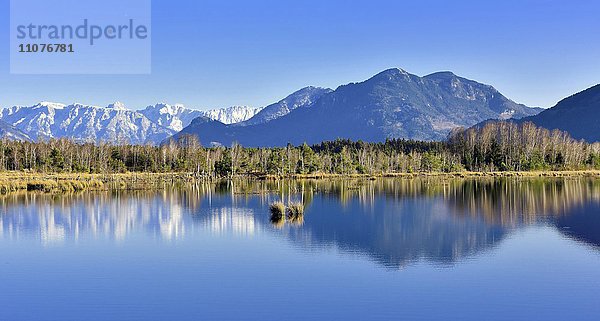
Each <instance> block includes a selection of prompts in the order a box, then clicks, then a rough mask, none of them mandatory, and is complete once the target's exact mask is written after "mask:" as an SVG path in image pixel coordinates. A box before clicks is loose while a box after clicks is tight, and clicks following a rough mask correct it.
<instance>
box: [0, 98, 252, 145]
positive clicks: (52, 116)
mask: <svg viewBox="0 0 600 321" xmlns="http://www.w3.org/2000/svg"><path fill="white" fill-rule="evenodd" d="M260 110H261V109H260V108H250V107H237V106H236V107H230V108H222V109H216V110H209V111H199V110H193V109H188V108H185V107H184V106H182V105H168V104H164V103H161V104H156V105H153V106H148V107H147V108H145V109H143V110H129V109H127V108H126V107H125V106H124V105H123V104H122V103H118V102H117V103H114V104H110V105H108V106H107V107H98V106H91V105H82V104H71V105H64V104H58V103H50V102H42V103H39V104H36V105H34V106H14V107H9V108H5V109H3V110H2V111H1V112H0V121H2V122H3V123H4V125H3V126H2V125H0V135H1V136H2V137H5V138H8V139H17V140H35V141H37V140H47V139H51V138H63V137H68V138H71V139H74V140H75V141H78V142H93V143H99V142H110V143H130V144H158V143H160V142H161V141H163V140H165V139H166V138H168V137H170V136H172V135H174V134H176V133H177V132H179V131H180V130H182V129H183V128H184V127H185V126H188V125H189V124H190V123H191V121H192V120H193V119H194V118H197V117H210V119H215V120H217V121H219V122H222V123H226V124H231V123H234V122H240V121H244V120H247V119H249V118H251V117H252V116H254V115H255V114H256V113H258V112H259V111H260Z"/></svg>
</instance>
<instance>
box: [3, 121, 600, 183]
mask: <svg viewBox="0 0 600 321" xmlns="http://www.w3.org/2000/svg"><path fill="white" fill-rule="evenodd" d="M579 169H600V144H598V143H596V144H589V143H586V142H584V141H577V140H575V139H573V138H571V137H570V136H569V135H568V134H567V133H565V132H561V131H558V130H554V131H549V130H547V129H544V128H539V127H536V126H535V125H533V124H532V123H524V124H515V123H512V122H491V123H488V124H485V125H483V126H479V127H474V128H470V129H456V130H454V131H453V132H451V133H450V135H449V137H448V139H447V140H446V141H444V142H424V141H414V140H404V139H389V140H387V141H385V142H380V143H366V142H361V141H358V142H353V141H349V140H336V141H329V142H323V143H320V144H317V145H312V146H309V145H307V144H303V145H301V146H292V145H288V146H286V147H281V148H280V147H278V148H244V147H242V146H240V145H239V144H234V145H233V146H231V147H222V146H219V147H210V148H206V147H202V145H201V144H200V141H199V140H198V139H197V137H194V136H183V137H181V138H179V139H178V140H176V141H171V142H170V143H168V144H165V145H162V146H150V145H147V146H145V145H111V144H105V143H102V144H91V143H83V144H82V143H76V142H73V141H70V140H68V139H52V140H49V141H44V142H21V141H10V140H6V139H5V140H2V141H0V170H5V171H6V170H12V171H35V172H66V173H115V172H120V173H123V172H153V173H163V172H187V173H194V174H195V175H198V176H205V177H230V176H237V175H278V176H290V175H295V174H317V173H319V174H321V173H322V174H382V173H417V172H460V171H465V170H467V171H531V170H579Z"/></svg>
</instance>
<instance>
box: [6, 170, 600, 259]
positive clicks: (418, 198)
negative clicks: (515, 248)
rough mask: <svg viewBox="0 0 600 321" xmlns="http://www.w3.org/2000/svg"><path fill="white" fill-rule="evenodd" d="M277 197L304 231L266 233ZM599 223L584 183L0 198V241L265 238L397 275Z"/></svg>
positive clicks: (316, 184) (341, 183) (225, 186)
mask: <svg viewBox="0 0 600 321" xmlns="http://www.w3.org/2000/svg"><path fill="white" fill-rule="evenodd" d="M280 198H283V199H284V200H285V201H286V202H288V201H289V200H302V201H303V202H304V203H305V204H306V205H307V206H306V211H305V213H306V214H305V220H304V224H303V225H301V226H293V225H290V224H286V225H284V226H283V227H279V228H276V227H273V226H272V225H271V223H270V221H269V215H268V205H269V203H270V202H272V201H274V200H278V199H280ZM599 213H600V182H597V181H596V180H593V179H543V180H541V179H496V180H494V179H486V180H483V179H482V180H439V179H415V180H395V179H384V180H376V181H366V180H333V181H263V182H255V181H254V182H252V181H238V182H228V183H220V184H199V185H190V186H188V187H187V188H185V189H168V190H165V191H160V192H150V191H146V192H127V193H119V194H110V193H89V194H80V195H71V196H68V195H67V196H51V195H42V194H12V195H8V196H4V197H2V198H0V240H2V239H19V238H32V237H33V238H37V239H40V240H41V241H42V242H43V243H44V244H47V243H53V242H62V241H65V240H77V239H79V238H110V239H115V240H124V239H126V237H127V236H128V235H130V234H136V233H137V234H139V233H142V235H146V236H148V235H150V237H153V238H154V237H159V238H160V239H163V240H171V239H178V238H182V237H184V236H188V235H193V234H195V233H198V234H209V235H220V236H238V237H252V236H254V235H259V234H264V233H268V234H269V235H271V236H275V237H279V238H283V239H287V240H290V241H291V242H292V243H293V244H295V245H298V246H299V247H302V248H305V249H311V250H322V249H325V248H329V247H331V246H335V247H336V248H337V249H339V250H341V251H342V252H344V253H356V254H360V255H364V256H367V257H369V259H371V260H373V261H375V262H378V263H380V264H382V265H384V266H388V267H394V268H397V267H401V266H404V265H407V264H410V263H412V262H415V261H419V260H425V261H428V262H434V263H441V264H452V263H454V262H457V261H460V260H463V259H465V258H467V257H469V256H472V255H476V254H478V253H482V252H483V251H486V250H488V249H490V248H492V247H493V246H495V245H496V244H497V243H498V242H499V241H501V240H503V239H504V238H506V236H507V235H508V234H509V233H510V231H511V230H513V229H518V228H521V227H523V226H527V225H531V224H553V225H555V226H556V227H557V229H558V230H560V231H561V233H564V234H566V235H568V236H569V237H571V238H574V239H577V240H580V241H582V242H585V243H588V244H592V245H594V246H597V247H598V246H600V239H599V235H600V214H599Z"/></svg>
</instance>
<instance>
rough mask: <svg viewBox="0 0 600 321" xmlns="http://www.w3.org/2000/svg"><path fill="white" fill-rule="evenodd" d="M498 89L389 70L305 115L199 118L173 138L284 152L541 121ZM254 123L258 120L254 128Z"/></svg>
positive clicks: (331, 95) (449, 76) (324, 99)
mask: <svg viewBox="0 0 600 321" xmlns="http://www.w3.org/2000/svg"><path fill="white" fill-rule="evenodd" d="M538 112H539V109H534V108H529V107H527V106H525V105H522V104H517V103H515V102H513V101H511V100H510V99H508V98H506V97H504V96H503V95H502V94H501V93H499V92H498V91H497V90H496V89H495V88H493V87H492V86H489V85H484V84H480V83H477V82H475V81H472V80H468V79H466V78H462V77H459V76H456V75H454V74H453V73H451V72H439V73H434V74H431V75H427V76H425V77H419V76H416V75H412V74H410V73H407V72H406V71H404V70H402V69H397V68H396V69H388V70H385V71H383V72H381V73H379V74H377V75H375V76H373V77H372V78H370V79H368V80H366V81H363V82H360V83H350V84H347V85H343V86H340V87H338V88H337V89H336V90H334V91H332V92H328V93H324V94H322V95H321V96H320V98H319V99H317V100H316V101H314V102H312V103H311V104H309V105H306V106H303V108H296V109H294V110H292V111H290V112H289V113H288V114H286V115H284V116H282V117H279V118H275V119H272V120H270V121H268V122H263V123H259V124H256V125H248V126H235V125H234V126H231V125H230V126H226V125H222V124H217V123H215V122H213V121H208V120H207V119H197V120H195V121H194V122H192V124H190V126H188V127H186V128H184V129H183V130H182V131H181V132H180V133H178V134H177V135H175V136H174V137H173V138H174V139H177V138H178V137H180V136H181V135H195V136H197V137H198V138H199V140H200V141H201V142H202V143H203V144H204V145H211V144H221V145H225V146H229V145H231V144H232V143H233V142H238V143H240V144H242V145H244V146H254V147H260V146H269V147H270V146H285V145H286V144H288V143H292V144H294V145H298V144H302V143H304V142H306V143H309V144H315V143H319V142H321V141H325V140H335V139H337V138H345V139H351V140H363V141H368V142H379V141H385V140H386V139H388V138H407V139H418V140H428V141H430V140H443V139H445V138H446V136H447V135H448V133H449V132H450V131H451V130H452V129H454V128H456V127H470V126H473V125H475V124H477V123H479V122H481V121H484V120H486V119H510V118H520V117H525V116H530V115H534V114H537V113H538ZM248 122H249V123H251V122H252V119H250V120H249V121H248Z"/></svg>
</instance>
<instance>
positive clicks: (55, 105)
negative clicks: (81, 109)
mask: <svg viewBox="0 0 600 321" xmlns="http://www.w3.org/2000/svg"><path fill="white" fill-rule="evenodd" d="M36 106H38V107H48V108H53V109H63V108H65V106H66V105H65V104H61V103H53V102H50V101H42V102H40V103H38V104H37V105H36Z"/></svg>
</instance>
